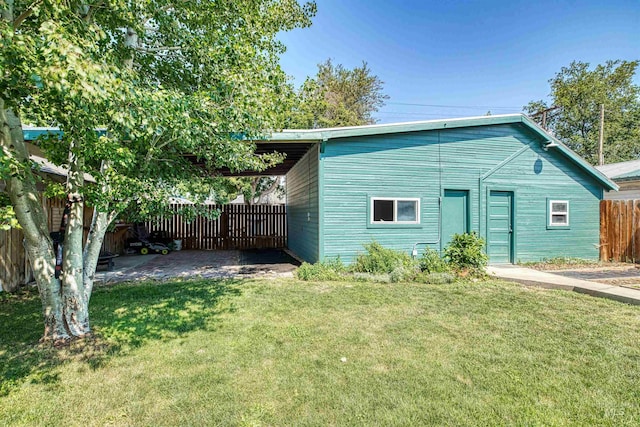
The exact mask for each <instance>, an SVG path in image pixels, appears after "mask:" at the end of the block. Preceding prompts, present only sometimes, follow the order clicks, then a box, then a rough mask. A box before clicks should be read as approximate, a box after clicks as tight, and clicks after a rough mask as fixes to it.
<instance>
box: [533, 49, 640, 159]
mask: <svg viewBox="0 0 640 427" xmlns="http://www.w3.org/2000/svg"><path fill="white" fill-rule="evenodd" d="M637 67H638V61H607V62H606V63H605V64H603V65H597V66H596V67H595V68H594V69H590V67H589V64H587V63H584V62H572V63H571V64H570V65H569V66H568V67H563V68H562V69H561V70H560V72H559V73H557V74H556V76H555V77H554V78H552V79H551V80H549V83H550V85H551V93H550V95H549V98H550V99H549V102H548V103H547V102H546V101H543V100H540V101H532V102H530V103H529V104H528V105H527V106H525V107H524V110H525V112H526V113H527V114H529V115H534V114H535V113H537V112H539V111H542V110H545V109H547V108H550V107H551V106H554V107H558V108H557V109H555V110H553V111H551V112H550V113H549V114H548V116H547V128H548V129H549V130H550V131H552V132H553V133H554V135H555V136H556V137H558V138H559V139H560V140H561V141H563V142H564V143H566V144H567V145H568V146H569V147H570V148H571V149H573V150H574V151H575V152H577V153H578V154H580V155H581V156H582V157H584V158H585V159H586V160H587V161H589V162H590V163H592V164H597V162H598V132H599V123H600V105H601V104H604V109H605V126H604V159H605V162H606V163H614V162H620V161H625V160H632V159H637V158H638V157H640V87H638V86H637V85H635V84H634V83H633V78H634V76H635V73H636V69H637ZM535 119H536V120H537V121H538V122H541V120H542V116H541V115H539V116H537V117H535Z"/></svg>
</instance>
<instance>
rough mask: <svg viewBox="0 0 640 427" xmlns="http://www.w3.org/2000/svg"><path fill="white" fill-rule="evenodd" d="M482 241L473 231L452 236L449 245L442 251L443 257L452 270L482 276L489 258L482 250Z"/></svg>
mask: <svg viewBox="0 0 640 427" xmlns="http://www.w3.org/2000/svg"><path fill="white" fill-rule="evenodd" d="M484 244H485V242H484V239H482V238H481V237H480V236H478V234H477V233H476V232H475V231H472V232H471V233H464V234H454V235H453V237H452V238H451V243H449V245H448V246H447V247H446V248H445V249H444V255H445V257H446V258H447V260H448V261H449V264H450V265H451V267H452V268H453V269H454V270H457V271H465V270H466V271H468V272H469V273H471V274H483V273H484V268H485V267H486V266H487V261H488V260H489V257H487V254H485V253H484V251H483V250H482V249H483V248H484Z"/></svg>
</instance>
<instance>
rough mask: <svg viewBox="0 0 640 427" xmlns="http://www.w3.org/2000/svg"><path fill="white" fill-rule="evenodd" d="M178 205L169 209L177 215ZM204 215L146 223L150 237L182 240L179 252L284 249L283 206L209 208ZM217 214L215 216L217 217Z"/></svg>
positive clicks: (285, 228) (168, 218)
mask: <svg viewBox="0 0 640 427" xmlns="http://www.w3.org/2000/svg"><path fill="white" fill-rule="evenodd" d="M179 208H180V206H179V205H173V206H172V209H173V210H174V212H177V211H178V209H179ZM207 209H208V210H209V213H208V214H207V215H203V216H198V217H197V218H196V219H195V220H193V221H187V220H186V219H185V218H183V217H182V216H181V215H173V216H171V217H166V218H157V219H155V220H154V221H149V222H148V223H147V227H148V229H149V232H150V233H154V232H165V233H166V234H167V235H169V236H170V237H171V238H173V239H176V240H182V248H183V249H201V250H214V249H261V248H284V247H286V246H287V213H286V207H285V206H283V205H254V206H248V205H211V206H208V207H207ZM218 214H219V215H218Z"/></svg>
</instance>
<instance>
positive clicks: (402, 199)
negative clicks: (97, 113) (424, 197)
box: [369, 196, 420, 224]
mask: <svg viewBox="0 0 640 427" xmlns="http://www.w3.org/2000/svg"><path fill="white" fill-rule="evenodd" d="M376 200H391V201H393V218H394V220H393V221H374V220H373V212H374V202H375V201H376ZM398 202H415V204H416V220H415V221H398V220H397V218H398ZM369 203H370V205H369V212H370V213H369V224H420V198H418V197H373V196H372V197H371V199H370V202H369Z"/></svg>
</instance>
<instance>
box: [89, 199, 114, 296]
mask: <svg viewBox="0 0 640 427" xmlns="http://www.w3.org/2000/svg"><path fill="white" fill-rule="evenodd" d="M114 217H115V214H107V213H105V212H100V211H98V210H97V209H95V208H94V209H93V219H92V220H91V228H90V229H89V236H88V237H87V242H86V243H85V246H84V253H83V258H84V276H83V284H84V293H85V295H86V298H87V302H88V301H89V299H90V298H91V292H92V291H93V283H94V281H95V274H96V268H97V266H98V258H99V257H100V249H101V248H102V243H103V242H104V235H105V233H106V232H107V228H108V227H109V225H110V224H111V222H112V221H113V219H114Z"/></svg>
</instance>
